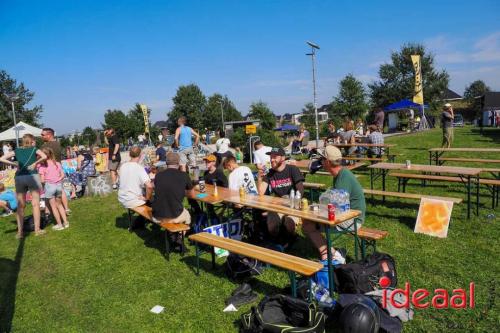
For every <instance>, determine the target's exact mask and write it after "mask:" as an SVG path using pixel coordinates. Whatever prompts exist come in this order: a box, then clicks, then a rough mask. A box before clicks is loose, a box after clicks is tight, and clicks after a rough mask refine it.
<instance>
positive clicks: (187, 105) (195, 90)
mask: <svg viewBox="0 0 500 333" xmlns="http://www.w3.org/2000/svg"><path fill="white" fill-rule="evenodd" d="M172 101H173V102H174V106H173V107H172V110H171V111H170V112H169V113H168V114H167V117H168V127H169V129H170V130H171V131H174V130H175V128H176V127H177V119H178V118H179V117H181V116H185V117H186V118H187V123H188V125H189V126H190V127H192V128H193V129H195V130H198V129H200V128H202V126H203V116H204V110H205V106H206V103H207V99H206V97H205V95H203V92H202V91H201V89H200V88H199V87H198V86H197V85H196V84H189V85H187V86H180V87H179V88H178V89H177V93H176V95H175V96H174V97H173V98H172Z"/></svg>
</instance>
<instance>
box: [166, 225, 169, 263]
mask: <svg viewBox="0 0 500 333" xmlns="http://www.w3.org/2000/svg"><path fill="white" fill-rule="evenodd" d="M165 257H166V258H167V261H168V260H170V240H169V239H168V231H167V230H165Z"/></svg>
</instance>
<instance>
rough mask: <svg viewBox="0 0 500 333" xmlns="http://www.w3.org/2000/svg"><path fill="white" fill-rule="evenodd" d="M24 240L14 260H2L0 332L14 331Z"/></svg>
mask: <svg viewBox="0 0 500 333" xmlns="http://www.w3.org/2000/svg"><path fill="white" fill-rule="evenodd" d="M24 240H25V239H24V238H23V239H21V240H20V241H19V245H18V246H17V251H16V257H15V259H14V260H12V259H6V258H0V332H10V331H11V330H12V319H13V318H14V313H15V311H16V302H15V301H16V288H17V280H18V277H19V271H20V269H21V260H22V257H23V253H24Z"/></svg>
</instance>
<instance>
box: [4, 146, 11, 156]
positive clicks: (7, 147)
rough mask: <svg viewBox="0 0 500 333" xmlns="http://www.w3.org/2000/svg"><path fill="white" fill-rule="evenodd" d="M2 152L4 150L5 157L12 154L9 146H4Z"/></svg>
mask: <svg viewBox="0 0 500 333" xmlns="http://www.w3.org/2000/svg"><path fill="white" fill-rule="evenodd" d="M2 150H3V154H4V155H6V154H8V153H9V152H10V148H9V146H7V145H3V147H2Z"/></svg>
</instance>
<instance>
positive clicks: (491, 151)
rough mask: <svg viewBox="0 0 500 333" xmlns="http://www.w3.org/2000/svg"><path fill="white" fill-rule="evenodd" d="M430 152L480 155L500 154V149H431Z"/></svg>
mask: <svg viewBox="0 0 500 333" xmlns="http://www.w3.org/2000/svg"><path fill="white" fill-rule="evenodd" d="M429 151H431V152H432V151H438V152H439V151H442V152H446V151H449V152H453V151H455V152H478V153H500V148H431V149H429Z"/></svg>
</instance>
